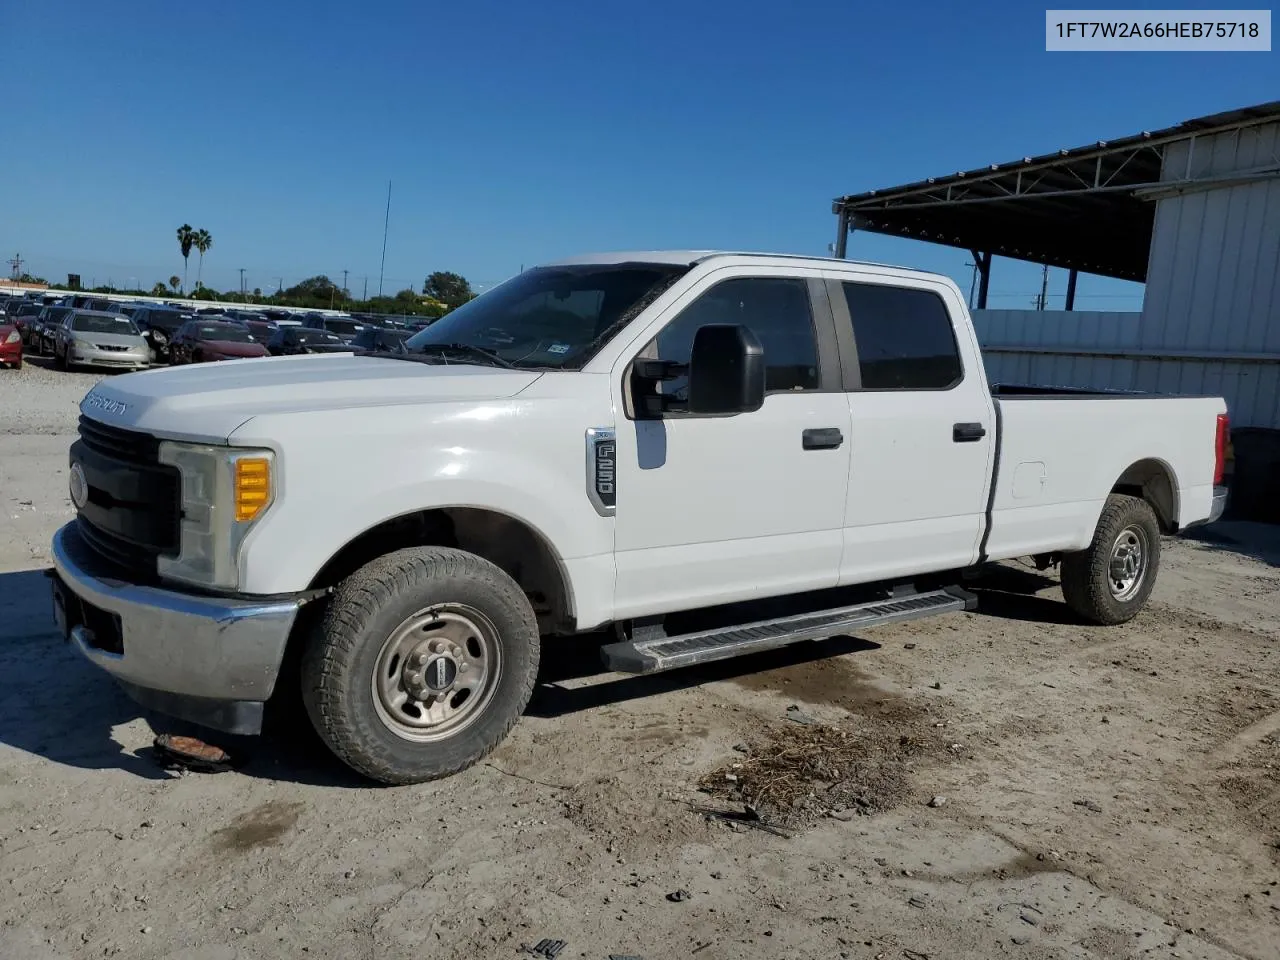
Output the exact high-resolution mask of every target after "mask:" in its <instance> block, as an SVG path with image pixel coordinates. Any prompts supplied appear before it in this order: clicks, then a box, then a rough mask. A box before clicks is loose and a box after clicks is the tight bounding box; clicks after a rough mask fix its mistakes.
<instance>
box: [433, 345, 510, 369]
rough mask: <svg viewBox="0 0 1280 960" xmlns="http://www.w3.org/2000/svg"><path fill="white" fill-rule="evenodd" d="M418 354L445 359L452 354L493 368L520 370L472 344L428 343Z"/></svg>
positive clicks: (491, 351)
mask: <svg viewBox="0 0 1280 960" xmlns="http://www.w3.org/2000/svg"><path fill="white" fill-rule="evenodd" d="M417 352H418V353H428V352H433V353H439V354H441V355H442V356H444V357H446V358H447V357H448V356H449V355H450V354H455V355H457V354H461V355H462V356H465V357H470V358H471V359H472V360H477V361H479V362H481V363H484V364H488V365H489V366H491V367H502V368H503V369H506V370H515V369H518V368H517V367H516V365H515V364H514V363H512V362H511V361H510V360H507V359H504V358H503V357H501V356H499V355H498V354H497V352H495V351H493V350H486V349H485V348H484V347H477V346H474V345H472V344H470V343H426V344H423V345H422V346H421V347H419V348H418V350H417Z"/></svg>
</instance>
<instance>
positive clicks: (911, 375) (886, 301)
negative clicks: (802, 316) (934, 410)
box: [841, 282, 964, 390]
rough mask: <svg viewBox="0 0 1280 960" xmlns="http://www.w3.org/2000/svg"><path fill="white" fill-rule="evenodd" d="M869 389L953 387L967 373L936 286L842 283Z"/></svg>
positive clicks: (949, 316)
mask: <svg viewBox="0 0 1280 960" xmlns="http://www.w3.org/2000/svg"><path fill="white" fill-rule="evenodd" d="M841 287H842V288H843V290H844V299H845V303H846V304H847V305H848V307H849V317H850V319H851V320H852V322H853V336H854V340H855V341H856V343H857V348H858V368H859V372H860V373H861V375H862V389H863V390H947V389H950V388H951V387H954V386H955V385H956V384H958V383H959V382H960V380H961V379H962V378H963V376H964V367H963V365H962V363H961V361H960V349H959V347H958V346H957V345H956V336H955V330H954V329H953V328H952V325H951V315H950V314H949V313H948V312H947V305H946V303H944V302H943V300H942V298H941V297H940V296H938V295H937V294H936V293H934V292H933V291H932V290H921V289H918V288H913V287H893V286H887V285H883V284H878V283H849V282H845V283H842V284H841Z"/></svg>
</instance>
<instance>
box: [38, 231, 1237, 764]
mask: <svg viewBox="0 0 1280 960" xmlns="http://www.w3.org/2000/svg"><path fill="white" fill-rule="evenodd" d="M80 409H81V413H82V416H81V420H80V438H79V440H77V441H76V442H75V443H74V444H73V446H72V447H71V452H70V459H71V472H70V486H71V498H72V501H73V502H74V504H75V506H76V509H77V517H76V519H75V520H74V521H73V522H71V523H69V524H67V525H66V526H65V527H63V528H62V529H61V530H59V531H58V533H57V534H56V536H55V538H54V542H53V555H54V571H53V576H52V582H53V587H54V610H55V616H56V618H57V620H58V622H59V624H60V626H61V628H62V630H63V632H64V633H65V635H66V636H68V637H69V638H70V639H71V640H72V641H73V642H74V643H75V644H76V646H78V648H79V649H80V651H81V652H82V653H83V654H84V655H85V656H86V657H88V658H89V659H90V660H91V661H93V662H94V663H96V664H98V665H100V666H101V667H102V668H103V669H105V670H106V671H107V672H108V673H111V674H113V675H114V676H115V677H116V679H117V680H119V681H120V682H121V683H122V684H123V685H124V686H125V687H126V688H127V689H128V690H129V691H130V693H131V694H132V695H133V696H134V697H135V698H136V699H137V700H138V701H140V702H141V703H142V704H144V705H146V706H149V707H152V708H154V709H157V710H159V711H161V712H164V713H168V714H171V715H174V716H178V717H182V718H186V719H188V720H191V721H194V722H196V723H199V724H203V725H205V726H207V727H211V728H214V729H218V730H223V731H229V732H233V733H257V732H259V731H260V729H261V723H262V717H263V708H264V703H265V702H266V701H267V700H268V699H269V698H271V697H272V696H273V694H274V693H277V692H279V693H282V694H285V693H287V692H288V690H289V689H290V688H292V690H294V691H297V690H299V688H300V693H301V697H300V700H299V702H300V703H301V704H304V705H305V709H306V711H307V713H308V715H309V716H310V719H311V721H312V722H313V723H314V725H315V727H316V729H317V730H318V732H319V734H320V735H321V737H322V738H323V739H324V741H325V742H326V743H327V744H328V745H329V747H330V748H331V749H332V750H333V752H334V753H335V754H337V756H339V757H340V758H341V759H342V760H343V761H345V762H346V763H347V764H349V765H350V766H351V767H353V768H354V769H356V770H357V771H359V772H361V773H362V774H365V775H367V776H368V777H370V778H373V779H375V780H379V781H383V782H387V783H408V782H415V781H421V780H427V779H432V778H435V777H440V776H444V775H447V774H450V773H453V772H456V771H458V770H461V769H463V768H464V767H467V766H468V765H470V764H473V763H475V762H476V761H477V760H479V759H480V758H481V757H483V756H484V755H485V754H486V753H488V752H489V751H490V750H492V749H493V748H494V746H495V745H497V744H498V743H499V742H500V741H501V740H502V738H503V737H504V736H505V735H506V733H507V732H508V731H509V730H510V729H511V727H512V725H513V724H514V723H515V722H516V720H517V719H518V718H519V716H520V714H521V713H522V711H523V710H524V708H525V706H526V704H527V702H528V699H529V697H530V694H531V692H532V690H533V687H534V681H535V676H536V673H537V669H538V659H539V650H540V646H541V644H543V643H554V642H555V639H554V638H555V636H556V635H564V634H574V633H582V632H586V631H596V630H599V629H601V628H607V629H608V630H609V631H611V634H607V635H605V636H604V637H603V641H602V645H601V650H602V657H603V661H604V664H605V665H606V666H608V667H610V668H612V669H614V670H617V671H624V672H632V673H648V672H651V671H656V670H664V669H669V668H672V667H680V666H684V665H687V664H693V663H699V662H703V661H707V660H714V659H719V658H724V657H731V656H736V655H740V654H744V653H750V652H753V651H757V650H761V649H765V648H769V647H777V646H781V645H784V644H789V643H794V642H797V641H803V640H809V639H814V638H818V637H825V636H830V635H834V634H838V633H841V632H845V631H849V630H853V629H858V630H861V629H863V628H865V627H869V626H873V625H875V624H879V623H886V622H892V621H900V620H905V619H910V618H914V617H920V616H926V615H930V614H937V613H945V612H948V611H955V610H961V609H967V608H970V607H971V606H972V605H973V597H972V595H971V594H968V593H967V592H966V591H964V590H963V589H961V588H960V587H959V586H958V584H959V583H960V582H961V581H962V578H963V576H964V575H965V574H966V573H968V572H971V571H973V570H974V569H975V568H977V567H978V566H980V565H982V564H984V563H986V562H988V561H993V560H1000V559H1003V558H1009V557H1022V556H1030V557H1035V558H1036V559H1037V561H1038V563H1039V565H1040V566H1041V567H1047V566H1049V565H1052V564H1058V563H1060V566H1061V577H1062V587H1063V593H1064V595H1065V597H1066V601H1067V604H1068V605H1069V606H1070V607H1071V609H1072V610H1074V611H1075V612H1076V614H1078V615H1079V616H1080V617H1082V618H1084V619H1086V620H1088V621H1092V622H1094V623H1099V624H1118V623H1122V622H1124V621H1126V620H1129V619H1130V618H1132V617H1133V616H1134V615H1135V614H1136V613H1137V612H1138V611H1139V610H1140V609H1141V608H1142V607H1143V605H1144V604H1145V603H1146V600H1147V597H1148V595H1149V594H1150V592H1151V588H1152V585H1153V583H1154V581H1155V578H1156V573H1157V569H1158V566H1159V560H1160V537H1161V535H1162V534H1171V533H1176V532H1178V531H1180V530H1182V529H1184V528H1186V527H1189V526H1192V525H1193V524H1198V523H1204V522H1207V521H1210V520H1213V519H1216V518H1217V516H1218V515H1219V514H1220V513H1221V511H1222V507H1223V503H1224V499H1225V490H1224V489H1223V488H1222V487H1221V483H1222V473H1223V460H1224V455H1225V446H1226V438H1227V419H1226V405H1225V403H1224V402H1223V400H1222V399H1220V398H1217V397H1206V398H1168V397H1155V396H1138V395H1113V394H1111V395H1109V394H1088V393H1063V392H1049V391H1044V390H1039V391H1037V390H1033V389H1029V388H1028V389H1025V390H1018V389H1011V388H1007V387H1002V388H994V389H993V388H992V387H991V386H990V385H989V384H988V382H987V378H986V376H985V374H984V371H983V365H982V357H981V354H980V352H979V348H978V342H977V339H976V337H975V335H974V331H973V327H972V325H971V323H970V319H969V316H968V313H967V312H966V310H965V304H964V299H963V297H962V296H961V294H960V292H959V290H958V289H957V288H956V286H955V285H954V284H953V283H952V282H951V281H950V280H947V279H946V278H943V277H939V276H934V275H931V274H926V273H918V272H914V271H909V270H900V269H895V268H891V267H882V266H875V265H867V264H860V263H853V262H849V261H843V260H824V259H817V258H808V257H791V256H772V255H748V254H733V253H704V252H674V253H673V252H659V253H636V254H625V255H611V256H594V257H586V258H580V259H575V260H570V261H566V262H562V263H555V264H551V265H548V266H543V267H539V268H536V269H533V270H528V271H526V272H523V273H521V274H520V275H519V276H517V277H515V278H513V279H511V280H509V281H507V282H506V283H504V284H502V285H500V286H498V287H496V288H494V289H493V290H492V291H490V292H488V293H486V294H484V295H483V296H481V297H479V298H478V299H476V300H474V301H472V302H471V303H469V304H467V305H465V306H463V307H462V308H460V309H458V310H455V311H454V312H453V313H451V314H449V315H448V316H446V317H445V318H444V319H442V320H440V321H439V322H437V323H435V324H434V325H432V326H430V327H428V328H426V329H425V330H423V331H421V332H420V333H418V334H416V335H415V336H414V337H412V338H411V339H410V340H409V341H408V343H407V351H406V352H404V353H367V354H356V355H344V356H309V357H289V358H278V359H268V360H244V361H230V362H226V363H218V364H207V365H201V366H197V367H192V368H183V369H174V370H154V371H149V372H145V373H137V374H128V375H125V376H119V377H114V378H111V379H109V380H105V381H103V382H101V383H100V384H98V385H97V386H95V387H94V388H93V390H92V391H91V392H90V393H89V394H88V395H87V396H86V397H85V399H84V401H83V402H82V404H81V408H80ZM299 709H301V707H299Z"/></svg>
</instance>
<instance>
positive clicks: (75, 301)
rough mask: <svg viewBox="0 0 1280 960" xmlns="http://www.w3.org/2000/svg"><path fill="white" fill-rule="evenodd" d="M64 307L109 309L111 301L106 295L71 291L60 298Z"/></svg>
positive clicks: (101, 310) (100, 310)
mask: <svg viewBox="0 0 1280 960" xmlns="http://www.w3.org/2000/svg"><path fill="white" fill-rule="evenodd" d="M62 305H63V306H64V307H71V308H72V309H73V310H97V311H99V312H103V311H109V310H110V309H111V307H112V303H111V301H110V300H108V299H107V298H106V297H102V296H94V295H93V294H92V293H72V294H68V295H67V296H65V297H63V298H62Z"/></svg>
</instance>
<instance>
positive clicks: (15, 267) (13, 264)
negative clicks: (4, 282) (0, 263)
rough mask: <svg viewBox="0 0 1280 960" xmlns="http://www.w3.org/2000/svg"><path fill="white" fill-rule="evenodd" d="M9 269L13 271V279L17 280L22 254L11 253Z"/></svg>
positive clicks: (20, 268)
mask: <svg viewBox="0 0 1280 960" xmlns="http://www.w3.org/2000/svg"><path fill="white" fill-rule="evenodd" d="M9 269H10V270H11V271H12V272H13V279H15V280H17V279H18V278H19V277H21V276H22V254H20V253H15V254H14V255H13V259H12V260H10V261H9Z"/></svg>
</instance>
